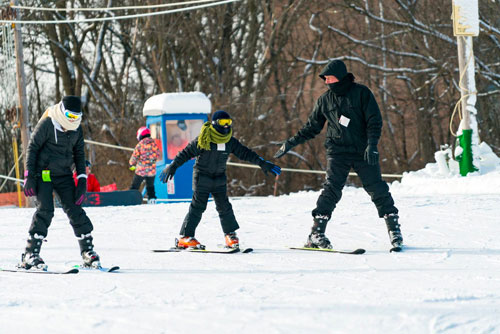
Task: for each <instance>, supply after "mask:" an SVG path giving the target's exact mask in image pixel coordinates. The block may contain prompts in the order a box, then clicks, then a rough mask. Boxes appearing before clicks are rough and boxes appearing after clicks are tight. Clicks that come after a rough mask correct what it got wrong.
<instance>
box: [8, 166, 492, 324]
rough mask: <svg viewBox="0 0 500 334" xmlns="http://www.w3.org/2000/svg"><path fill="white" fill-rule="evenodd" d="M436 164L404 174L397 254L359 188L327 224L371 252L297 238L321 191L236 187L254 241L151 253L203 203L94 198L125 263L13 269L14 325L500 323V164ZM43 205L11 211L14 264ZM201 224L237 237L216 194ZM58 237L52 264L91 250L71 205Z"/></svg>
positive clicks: (212, 240) (202, 233)
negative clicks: (479, 169)
mask: <svg viewBox="0 0 500 334" xmlns="http://www.w3.org/2000/svg"><path fill="white" fill-rule="evenodd" d="M434 167H435V166H434ZM434 167H433V166H432V165H430V166H429V168H428V169H427V172H426V171H425V170H424V171H420V172H419V173H420V174H419V173H412V174H410V175H406V176H405V179H403V181H402V182H401V183H399V182H396V183H394V184H393V185H392V186H391V191H392V193H393V196H394V198H395V200H396V204H397V206H398V207H399V209H400V216H401V223H402V230H403V234H404V237H405V243H406V245H407V246H408V248H407V250H406V251H405V252H403V253H389V251H388V250H389V242H388V237H387V233H386V229H385V224H384V223H383V220H381V219H379V218H378V217H377V214H376V210H375V208H374V206H373V205H372V204H371V202H370V199H369V197H368V196H367V195H366V193H365V192H364V191H363V190H362V189H356V188H346V189H345V191H344V197H343V198H342V200H341V202H340V204H339V206H338V207H337V210H336V211H335V214H334V218H333V219H332V221H331V223H330V224H329V226H328V229H327V234H328V236H329V237H330V239H331V240H332V241H333V243H334V245H335V247H336V248H340V249H354V248H359V247H361V248H365V249H366V250H367V252H366V254H364V255H340V254H324V253H311V252H301V251H293V250H289V249H287V247H288V246H298V245H301V244H302V243H303V242H304V241H305V239H306V237H307V234H308V232H309V228H310V225H311V216H310V211H311V209H312V208H313V207H314V204H315V201H316V198H317V196H318V193H317V192H301V193H297V194H292V195H289V196H281V197H277V198H274V197H260V198H255V197H253V198H244V199H233V200H232V203H233V207H234V209H235V212H236V216H237V218H238V220H239V222H240V225H241V229H240V230H239V236H240V240H241V242H242V244H243V245H244V246H248V247H253V248H254V249H255V252H254V253H251V254H234V255H219V254H193V253H162V254H157V253H152V252H150V250H151V249H153V248H162V247H170V246H171V245H172V244H173V240H174V238H175V237H176V236H177V232H178V230H179V229H180V225H181V222H182V220H183V218H184V215H185V214H186V212H187V209H188V205H189V203H177V204H161V205H143V206H138V207H108V208H88V209H86V211H87V212H88V215H89V216H90V218H91V220H92V221H93V223H94V225H95V232H94V238H95V244H96V250H97V252H98V253H99V254H100V255H101V258H102V262H103V264H104V265H110V264H118V265H120V266H121V267H122V270H121V271H120V272H119V273H114V274H104V273H99V272H81V273H79V274H77V275H34V274H33V275H30V274H22V273H5V272H0V287H1V288H0V333H2V334H4V333H27V332H36V333H125V332H127V333H180V332H189V333H258V332H261V333H266V334H267V333H363V334H366V333H416V334H417V333H418V334H421V333H436V334H437V333H439V334H445V333H464V334H465V333H467V334H470V333H500V184H499V183H500V172H498V171H497V172H492V173H489V174H486V175H482V176H481V175H475V176H471V177H468V178H459V177H456V178H455V177H449V178H444V177H433V176H432V173H431V172H429V170H430V171H432V168H434ZM467 189H468V190H469V191H470V192H471V193H472V195H470V194H468V193H467V192H468V191H467ZM32 214H33V209H2V210H0V267H2V268H8V267H14V266H15V264H16V263H17V261H18V260H19V259H20V256H21V252H22V250H23V247H24V245H25V237H26V234H27V229H28V226H29V224H30V221H31V216H32ZM197 237H198V239H199V240H200V241H202V242H203V243H204V244H206V245H207V246H208V247H211V248H213V247H217V244H221V243H222V242H223V238H222V232H221V230H220V225H219V222H218V218H217V213H216V211H215V208H214V204H213V202H212V203H209V206H208V209H207V212H206V213H205V215H204V218H203V220H202V223H201V224H200V226H199V228H198V231H197ZM47 239H48V242H46V243H44V245H43V249H42V254H41V255H42V257H43V258H44V260H45V261H46V262H47V263H48V264H49V267H52V268H58V267H64V266H69V265H71V264H76V263H78V262H79V254H78V246H77V241H76V239H75V237H74V236H73V235H72V232H71V228H70V226H69V224H68V222H67V219H66V218H65V216H64V214H63V212H62V211H61V210H60V209H57V210H56V215H55V217H54V220H53V223H52V226H51V229H50V231H49V235H48V238H47Z"/></svg>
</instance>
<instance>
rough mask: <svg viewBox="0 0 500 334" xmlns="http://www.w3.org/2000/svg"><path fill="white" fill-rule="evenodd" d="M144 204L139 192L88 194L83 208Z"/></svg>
mask: <svg viewBox="0 0 500 334" xmlns="http://www.w3.org/2000/svg"><path fill="white" fill-rule="evenodd" d="M139 204H142V195H141V193H140V192H139V191H138V190H124V191H111V192H102V193H86V194H85V199H84V200H83V203H82V206H117V205H139Z"/></svg>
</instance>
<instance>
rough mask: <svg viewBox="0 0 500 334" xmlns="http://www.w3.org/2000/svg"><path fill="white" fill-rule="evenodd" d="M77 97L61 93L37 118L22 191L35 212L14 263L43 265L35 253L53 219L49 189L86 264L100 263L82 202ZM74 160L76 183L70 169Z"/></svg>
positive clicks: (83, 181) (82, 155) (84, 187)
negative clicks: (33, 202)
mask: <svg viewBox="0 0 500 334" xmlns="http://www.w3.org/2000/svg"><path fill="white" fill-rule="evenodd" d="M81 119H82V110H81V101H80V98H79V97H77V96H66V97H64V98H63V99H62V102H60V103H58V104H56V105H54V106H52V107H50V108H48V109H47V110H46V111H45V113H44V115H43V116H42V119H41V120H40V121H39V122H38V124H37V126H36V128H35V130H34V131H33V134H32V135H31V138H30V142H29V145H28V152H27V158H26V162H27V163H26V164H27V169H26V171H25V178H26V180H25V183H24V193H25V195H26V196H29V197H31V196H34V197H36V212H35V214H34V216H33V220H32V223H31V226H30V228H29V237H28V243H27V245H26V250H25V252H24V254H23V255H22V261H21V263H20V264H19V267H21V268H25V269H30V268H32V267H34V268H36V269H46V268H47V266H46V265H45V263H44V261H43V260H42V258H41V257H40V247H41V245H42V241H43V239H44V238H45V237H46V236H47V232H48V228H49V226H50V223H51V221H52V217H54V202H53V197H52V196H53V195H52V193H53V192H54V191H55V192H56V193H57V194H58V195H59V197H60V199H61V206H62V208H63V210H64V212H65V213H66V215H67V216H68V218H69V221H70V224H71V226H72V227H73V231H74V233H75V235H76V237H77V239H78V243H79V245H80V252H81V255H82V258H83V262H84V265H85V266H88V267H100V262H99V256H98V255H97V254H96V252H95V251H94V249H93V248H94V245H93V243H92V240H93V238H92V235H91V232H92V230H93V226H92V223H91V222H90V219H89V218H88V217H87V214H86V213H85V211H84V210H83V209H82V207H81V204H82V202H83V199H84V195H85V192H86V190H87V174H86V173H85V152H84V141H83V131H82V127H81V126H80V122H81ZM73 163H74V164H75V167H76V174H77V178H78V183H77V186H76V187H75V182H74V180H73V173H72V170H71V167H72V165H73Z"/></svg>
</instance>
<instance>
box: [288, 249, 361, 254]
mask: <svg viewBox="0 0 500 334" xmlns="http://www.w3.org/2000/svg"><path fill="white" fill-rule="evenodd" d="M290 249H295V250H304V251H313V252H325V253H337V254H351V255H358V254H364V253H365V252H366V251H365V250H364V249H363V248H358V249H355V250H353V251H344V250H337V249H326V248H310V247H290Z"/></svg>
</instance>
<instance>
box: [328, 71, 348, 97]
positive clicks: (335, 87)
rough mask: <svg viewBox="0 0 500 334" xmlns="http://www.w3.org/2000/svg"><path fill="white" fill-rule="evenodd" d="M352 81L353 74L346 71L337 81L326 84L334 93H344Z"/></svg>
mask: <svg viewBox="0 0 500 334" xmlns="http://www.w3.org/2000/svg"><path fill="white" fill-rule="evenodd" d="M353 82H354V75H352V73H347V75H346V76H345V77H343V78H342V80H340V81H339V82H336V83H332V84H327V85H328V88H329V89H330V90H331V91H332V92H334V93H335V95H345V94H346V93H347V92H348V91H349V89H351V86H352V83H353Z"/></svg>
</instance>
